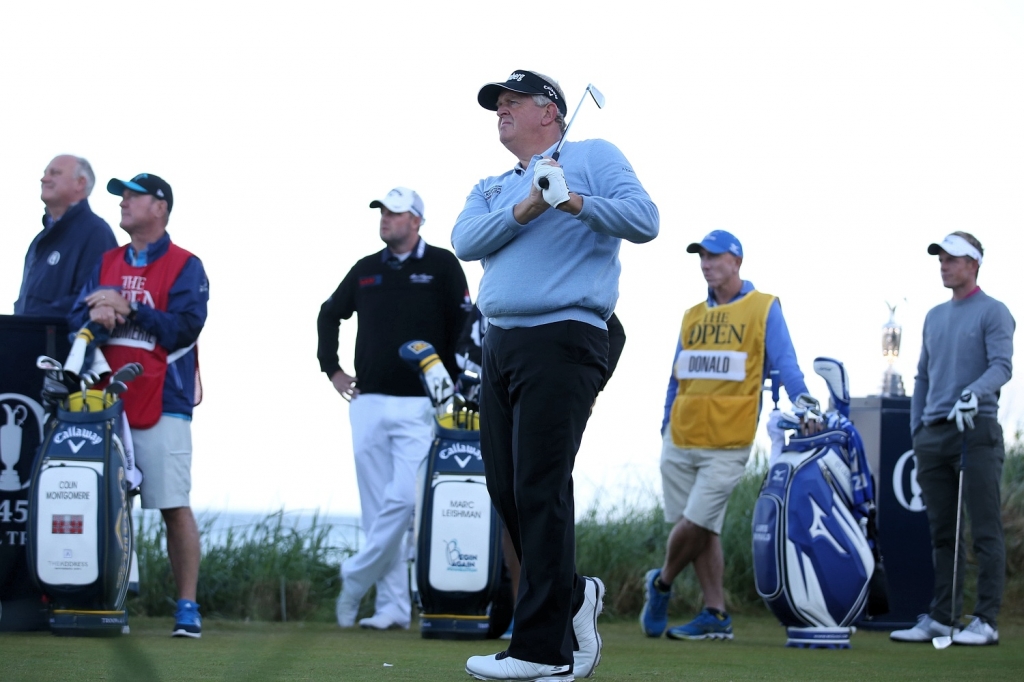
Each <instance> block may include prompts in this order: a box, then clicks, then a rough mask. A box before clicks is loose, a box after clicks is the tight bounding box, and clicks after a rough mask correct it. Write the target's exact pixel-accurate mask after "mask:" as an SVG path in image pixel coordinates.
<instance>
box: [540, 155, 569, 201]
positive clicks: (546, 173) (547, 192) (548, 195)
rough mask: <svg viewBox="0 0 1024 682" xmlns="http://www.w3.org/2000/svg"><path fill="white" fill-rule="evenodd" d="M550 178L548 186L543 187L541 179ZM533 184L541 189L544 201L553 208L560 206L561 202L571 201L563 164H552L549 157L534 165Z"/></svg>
mask: <svg viewBox="0 0 1024 682" xmlns="http://www.w3.org/2000/svg"><path fill="white" fill-rule="evenodd" d="M541 178H547V179H548V188H547V189H541V186H540V179H541ZM533 186H534V187H536V188H537V189H540V190H541V193H542V194H543V195H544V201H546V202H548V204H550V205H551V206H552V208H558V205H559V204H564V203H565V202H567V201H569V187H568V186H567V185H566V184H565V173H563V172H562V167H561V166H552V165H550V163H548V159H541V160H540V161H538V162H537V164H536V165H535V166H534V167H533Z"/></svg>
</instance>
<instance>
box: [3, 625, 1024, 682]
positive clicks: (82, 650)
mask: <svg viewBox="0 0 1024 682" xmlns="http://www.w3.org/2000/svg"><path fill="white" fill-rule="evenodd" d="M414 627H415V626H414ZM734 627H735V631H736V639H735V641H732V642H675V641H671V640H668V639H665V638H661V639H650V638H647V637H644V636H643V635H641V634H640V631H639V627H638V626H637V624H636V622H635V621H633V620H621V619H620V620H617V621H611V622H605V619H604V618H602V620H601V625H600V631H601V634H602V636H603V637H604V641H605V646H604V658H603V659H602V662H601V665H600V667H599V668H598V669H597V674H596V679H598V680H687V681H690V680H795V681H801V680H852V681H854V682H871V681H874V680H878V681H880V682H892V681H894V680H922V681H924V682H939V681H941V680H958V681H959V680H985V681H986V682H996V681H998V680H1019V679H1020V678H1021V670H1022V669H1024V624H1022V621H1019V620H1018V621H1016V622H1013V623H1003V624H1002V625H1001V627H1000V635H1001V637H1002V644H1001V645H1000V646H996V647H984V648H970V647H951V648H949V649H947V650H945V651H936V650H935V649H933V648H932V646H931V645H930V644H894V643H892V642H890V641H889V640H888V635H887V634H886V633H880V632H867V631H860V632H858V633H856V634H855V635H854V637H853V649H851V650H848V651H807V650H800V649H786V648H785V647H784V643H785V636H784V632H783V630H782V628H781V627H779V626H778V624H777V623H776V622H775V621H774V620H773V619H772V618H771V617H770V616H768V615H767V614H766V613H761V614H751V615H747V616H742V617H740V618H737V619H736V621H735V623H734ZM170 629H171V621H170V620H169V619H162V618H134V619H132V634H131V635H129V636H127V637H121V638H118V639H113V640H100V639H78V638H57V637H53V636H52V635H49V634H47V633H24V634H5V635H3V636H2V637H0V678H2V679H3V680H4V682H21V681H22V680H26V681H28V680H31V681H33V682H48V681H50V680H61V681H63V680H68V679H74V680H113V681H120V680H125V681H126V682H127V681H128V680H131V681H132V682H139V681H140V680H145V681H147V682H149V681H151V680H152V681H158V680H159V681H164V682H170V681H173V680H344V681H346V682H347V681H349V680H352V681H359V680H395V681H398V680H438V681H445V680H452V681H459V682H461V681H462V680H469V679H470V678H469V677H468V676H467V675H466V673H465V672H464V671H463V666H464V664H465V661H466V658H468V657H469V656H472V655H476V654H487V653H492V652H495V651H499V650H500V649H501V648H503V647H502V643H500V642H495V641H483V642H444V641H437V640H424V639H422V638H420V636H419V633H418V632H417V631H416V630H410V631H390V632H375V631H364V630H358V629H356V630H346V631H342V630H339V629H337V628H336V627H333V626H331V625H328V624H323V623H306V624H302V623H265V622H264V623H243V622H237V621H221V620H217V619H207V620H206V622H205V623H204V633H203V638H202V639H201V640H184V639H172V638H171V637H169V636H168V633H169V632H170ZM385 663H389V664H391V667H384V664H385Z"/></svg>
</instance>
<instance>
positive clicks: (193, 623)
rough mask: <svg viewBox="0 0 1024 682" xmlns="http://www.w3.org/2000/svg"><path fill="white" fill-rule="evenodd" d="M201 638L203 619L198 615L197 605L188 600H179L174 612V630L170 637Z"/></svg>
mask: <svg viewBox="0 0 1024 682" xmlns="http://www.w3.org/2000/svg"><path fill="white" fill-rule="evenodd" d="M202 636H203V619H202V617H200V615H199V604H197V603H195V602H194V601H189V600H188V599H179V600H178V609H177V610H176V611H175V612H174V630H173V631H172V632H171V637H191V638H193V639H199V638H200V637H202Z"/></svg>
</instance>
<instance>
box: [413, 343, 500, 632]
mask: <svg viewBox="0 0 1024 682" xmlns="http://www.w3.org/2000/svg"><path fill="white" fill-rule="evenodd" d="M400 355H401V356H402V358H403V359H404V360H406V361H407V362H408V363H409V364H410V365H412V366H413V367H414V368H415V369H417V371H419V372H420V378H421V379H422V380H423V382H424V388H425V389H426V391H427V394H428V395H430V396H431V399H432V400H433V401H434V406H435V408H436V409H437V410H438V414H436V415H435V419H434V440H433V443H432V445H431V447H430V452H429V454H428V455H427V457H426V459H425V460H424V462H423V464H422V465H421V466H420V475H419V487H418V493H417V499H416V517H415V526H414V527H415V529H416V557H415V563H414V568H413V576H414V580H415V585H416V587H415V592H416V598H417V602H418V604H419V607H420V633H421V635H422V636H423V638H424V639H486V638H495V637H498V636H499V635H501V634H502V633H503V632H504V631H505V629H506V628H507V627H508V624H509V622H510V621H511V619H512V609H513V604H512V592H511V584H510V583H509V582H508V581H507V580H505V581H503V575H504V573H505V572H506V571H505V569H504V561H503V560H502V549H501V531H502V525H501V520H500V519H499V518H498V513H497V512H496V511H495V510H494V508H493V506H492V505H491V498H490V496H489V495H488V493H487V482H486V479H485V477H484V465H483V459H482V458H481V456H480V432H479V430H478V428H479V422H478V416H477V412H476V405H475V404H474V403H473V402H472V401H471V400H466V398H465V396H464V395H463V394H462V393H459V394H455V395H451V393H453V392H454V384H453V382H452V381H451V379H450V378H449V377H447V371H445V372H444V374H445V376H443V377H442V376H439V375H438V374H437V372H438V369H439V368H440V369H441V370H443V369H444V367H443V365H442V364H441V363H440V362H439V361H438V360H437V355H436V354H435V353H434V348H433V346H431V345H430V344H428V343H426V342H423V341H412V342H409V343H407V344H405V345H403V346H402V349H401V351H400ZM448 386H452V391H448V390H444V389H442V390H439V388H441V387H445V388H446V387H448Z"/></svg>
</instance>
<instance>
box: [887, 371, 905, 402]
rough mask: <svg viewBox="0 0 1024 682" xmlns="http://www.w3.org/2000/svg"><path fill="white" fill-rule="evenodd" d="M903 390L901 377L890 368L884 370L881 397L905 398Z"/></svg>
mask: <svg viewBox="0 0 1024 682" xmlns="http://www.w3.org/2000/svg"><path fill="white" fill-rule="evenodd" d="M906 394H907V392H906V390H905V389H904V388H903V376H902V375H901V374H900V373H899V372H897V371H896V370H894V369H893V368H892V367H890V368H889V369H887V370H885V374H883V375H882V395H884V396H905V395H906Z"/></svg>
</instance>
